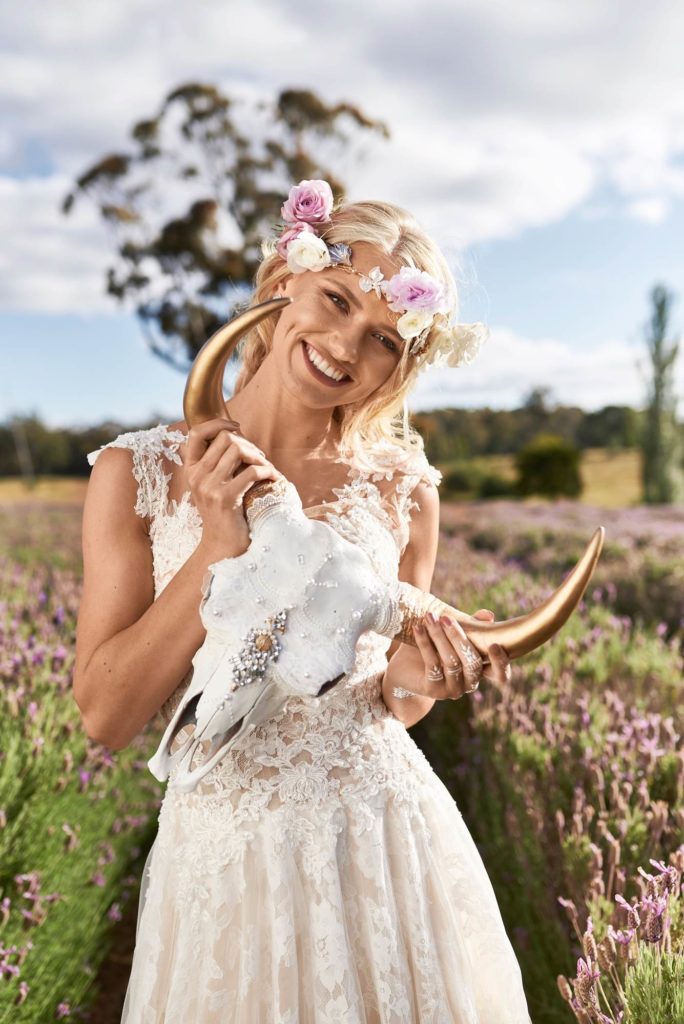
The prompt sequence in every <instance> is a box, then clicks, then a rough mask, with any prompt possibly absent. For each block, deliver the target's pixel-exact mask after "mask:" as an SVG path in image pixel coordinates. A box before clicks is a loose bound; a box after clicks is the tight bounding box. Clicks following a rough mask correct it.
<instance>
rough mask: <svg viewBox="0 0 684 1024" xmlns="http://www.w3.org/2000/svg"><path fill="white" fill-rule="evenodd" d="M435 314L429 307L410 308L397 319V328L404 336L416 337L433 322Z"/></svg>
mask: <svg viewBox="0 0 684 1024" xmlns="http://www.w3.org/2000/svg"><path fill="white" fill-rule="evenodd" d="M433 316H434V314H433V313H431V312H430V311H429V310H427V309H409V310H408V312H407V313H404V315H403V316H400V317H399V319H398V321H397V330H398V331H399V334H400V335H401V336H402V338H405V339H407V338H415V337H416V336H417V335H418V334H420V333H421V331H424V330H425V328H426V327H427V326H428V325H429V324H431V323H432V318H433Z"/></svg>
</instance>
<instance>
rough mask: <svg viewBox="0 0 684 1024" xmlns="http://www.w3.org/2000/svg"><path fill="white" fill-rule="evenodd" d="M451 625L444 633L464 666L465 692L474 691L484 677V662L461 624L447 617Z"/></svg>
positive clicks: (446, 627) (445, 628)
mask: <svg viewBox="0 0 684 1024" xmlns="http://www.w3.org/2000/svg"><path fill="white" fill-rule="evenodd" d="M447 618H449V620H450V625H447V624H445V625H444V632H445V634H446V636H447V638H448V640H449V642H450V643H451V645H452V648H453V650H454V652H455V654H456V655H457V656H458V657H459V658H460V659H461V664H462V665H463V689H464V692H467V691H468V690H471V689H473V688H474V687H475V686H476V685H477V683H478V682H479V680H480V679H481V677H482V669H483V667H484V666H483V660H482V656H481V654H480V652H479V651H478V649H477V647H475V646H474V644H472V643H471V642H470V640H469V639H468V637H467V636H466V633H465V630H464V629H463V627H462V626H461V624H460V623H459V622H458V621H457V620H456V619H454V618H452V617H451V616H447Z"/></svg>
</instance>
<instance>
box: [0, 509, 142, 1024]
mask: <svg viewBox="0 0 684 1024" xmlns="http://www.w3.org/2000/svg"><path fill="white" fill-rule="evenodd" d="M79 520H80V516H79V515H78V510H77V509H75V508H71V509H69V508H57V507H55V508H50V507H47V508H45V507H42V508H38V507H31V506H25V507H22V508H21V509H17V507H16V506H15V507H14V508H13V509H11V510H7V509H0V537H1V538H2V541H1V544H2V547H1V549H0V595H1V597H0V680H1V682H2V711H1V713H0V764H1V772H0V779H1V781H0V974H1V975H2V977H1V978H0V1021H3V1022H5V1021H7V1022H12V1024H20V1022H24V1021H31V1022H41V1024H44V1022H47V1021H51V1020H56V1019H60V1018H71V1019H78V1018H79V1017H85V1008H86V1005H87V1002H88V1000H89V998H90V995H91V990H92V981H93V977H94V975H95V972H96V970H97V967H98V964H99V963H100V961H101V960H102V958H103V956H104V955H105V954H106V952H107V945H108V941H109V935H110V932H111V929H112V928H113V927H114V926H115V922H116V921H117V920H119V919H120V917H121V914H122V909H123V908H124V907H125V905H126V903H127V901H128V900H129V899H136V898H137V894H138V889H139V877H140V872H141V860H142V858H143V856H144V854H145V852H146V850H147V848H148V847H149V844H150V842H151V839H152V836H153V833H154V831H155V826H156V813H157V810H158V806H159V797H160V787H159V785H158V784H157V783H156V781H155V780H154V779H153V778H152V776H151V775H149V773H148V772H147V769H146V764H145V761H144V760H143V754H144V752H145V748H146V747H147V746H148V743H149V740H147V741H146V740H145V739H143V738H142V737H141V738H140V740H139V741H138V743H136V744H134V745H133V746H132V747H131V748H129V749H128V750H126V751H124V752H121V753H118V754H116V756H115V757H114V756H112V754H111V753H110V752H109V751H108V750H107V749H106V748H104V747H102V746H100V745H99V744H95V743H92V742H91V741H90V740H88V738H87V736H86V735H85V733H84V732H83V730H82V728H81V725H80V719H79V714H78V709H77V707H76V705H75V703H74V701H73V698H72V695H71V673H72V668H73V662H74V630H75V620H76V612H77V608H78V601H79V595H80V577H81V569H80V554H79V525H80V524H79Z"/></svg>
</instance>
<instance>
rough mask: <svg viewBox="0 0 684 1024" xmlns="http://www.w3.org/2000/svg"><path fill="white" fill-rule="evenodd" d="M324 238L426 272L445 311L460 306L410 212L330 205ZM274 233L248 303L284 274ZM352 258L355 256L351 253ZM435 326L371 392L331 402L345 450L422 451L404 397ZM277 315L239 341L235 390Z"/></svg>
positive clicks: (260, 353) (250, 371) (439, 257)
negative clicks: (441, 294) (366, 247)
mask: <svg viewBox="0 0 684 1024" xmlns="http://www.w3.org/2000/svg"><path fill="white" fill-rule="evenodd" d="M319 233H320V237H321V238H322V239H323V240H324V241H325V242H326V243H327V244H328V245H332V244H333V243H335V242H346V243H347V244H348V245H351V246H352V247H353V245H354V243H355V242H368V243H370V244H371V245H374V246H376V248H377V249H379V250H381V251H382V252H383V253H385V254H386V255H387V256H388V257H389V258H390V259H393V260H395V261H397V262H399V263H401V264H402V265H405V266H409V267H416V268H418V269H420V270H425V271H427V272H428V273H429V274H431V275H432V276H433V277H434V278H436V279H437V280H438V281H439V282H440V283H441V284H443V286H444V287H445V289H446V294H447V297H448V301H449V308H450V312H449V314H448V315H449V317H453V316H455V315H456V313H457V310H458V293H457V289H456V282H455V280H454V277H453V274H452V273H451V270H450V268H449V265H448V264H447V262H446V259H445V258H444V256H443V254H442V253H441V251H440V250H439V248H438V247H437V245H436V244H435V243H434V242H433V241H432V239H431V238H430V237H429V236H428V235H427V234H426V233H425V231H424V230H423V229H422V228H421V226H420V225H419V224H418V222H417V221H416V220H415V218H414V217H413V216H412V215H411V214H410V213H409V212H408V211H407V210H404V209H403V208H402V207H400V206H395V205H394V204H393V203H385V202H380V201H376V200H367V201H364V202H357V203H348V204H346V205H343V206H340V207H339V208H338V209H337V210H334V209H333V212H332V213H331V218H330V223H329V224H326V226H325V229H324V230H322V231H320V232H319ZM276 241H277V239H268V240H266V241H264V242H262V246H261V251H262V254H263V257H264V258H263V261H262V262H261V264H260V265H259V269H258V271H257V273H256V277H255V282H254V283H255V289H254V293H253V295H252V297H251V300H250V305H253V304H254V305H255V304H257V303H259V302H265V301H266V300H267V299H269V298H271V297H272V296H273V295H274V294H275V290H276V287H277V285H278V284H279V283H280V282H281V281H282V280H283V279H284V278H285V277H287V275H288V273H289V271H288V267H287V263H286V261H285V260H284V259H283V258H282V257H281V256H280V255H279V254H278V252H277V251H276ZM352 259H353V255H352ZM440 330H441V318H439V317H436V318H435V323H434V324H433V326H432V328H431V330H430V333H429V334H428V338H427V342H426V344H425V346H424V348H423V350H422V352H421V353H420V355H418V356H411V355H409V351H408V350H409V345H405V346H404V348H403V350H402V355H401V358H400V359H399V362H398V363H397V365H396V367H395V369H394V371H393V372H392V373H391V374H390V376H389V378H388V379H387V380H386V381H385V383H384V384H383V385H382V386H381V387H380V388H378V389H377V391H376V392H374V393H373V395H372V396H371V397H370V398H364V399H362V400H359V401H358V402H355V403H351V404H349V405H341V406H336V407H335V409H334V411H333V419H334V420H335V421H336V422H338V423H339V424H340V445H341V447H342V448H343V449H346V450H352V451H353V450H356V449H357V448H358V447H359V446H360V447H361V448H363V449H367V447H368V446H369V445H372V444H373V443H377V442H381V443H382V442H384V443H389V444H394V445H398V446H399V447H400V448H403V449H404V451H405V452H406V454H407V456H408V455H411V454H413V453H415V452H416V451H423V439H422V437H421V435H420V434H419V433H418V431H417V430H414V429H413V428H411V427H410V425H409V423H408V417H407V415H406V407H405V398H406V396H407V395H408V394H409V392H410V391H411V390H412V388H413V385H414V384H415V381H416V378H417V375H418V372H419V370H420V368H421V366H422V364H423V362H424V361H425V359H426V358H427V356H428V355H429V352H430V349H431V348H432V346H433V344H434V343H435V341H437V340H438V336H439V333H440ZM274 331H275V321H274V318H273V317H267V318H266V319H265V320H262V321H261V323H259V324H257V326H256V327H254V328H253V329H252V330H251V331H250V332H249V333H248V334H246V335H245V336H244V338H243V339H242V341H241V342H240V345H239V347H238V353H239V354H240V355H241V357H242V365H241V369H240V372H239V374H238V377H237V379H236V382H235V388H234V391H235V393H237V392H238V391H240V390H241V389H242V388H243V387H244V386H245V385H246V384H247V382H248V381H249V380H251V378H252V377H253V376H254V374H255V373H256V371H257V370H258V368H259V366H260V365H261V363H262V362H263V360H264V359H265V357H266V356H267V355H268V353H269V352H270V351H271V347H272V343H273V334H274Z"/></svg>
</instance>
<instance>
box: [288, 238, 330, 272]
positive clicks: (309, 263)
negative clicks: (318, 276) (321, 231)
mask: <svg viewBox="0 0 684 1024" xmlns="http://www.w3.org/2000/svg"><path fill="white" fill-rule="evenodd" d="M287 266H288V270H290V271H291V272H292V273H293V274H303V273H304V271H305V270H314V271H316V270H323V269H324V267H329V266H330V253H329V252H328V247H327V245H326V244H325V242H324V241H323V239H322V238H319V237H318V235H312V234H310V233H309V232H308V231H307V232H305V231H302V232H301V233H300V234H299V235H297V237H296V238H293V240H292V241H291V242H290V244H289V245H288V247H287Z"/></svg>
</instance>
